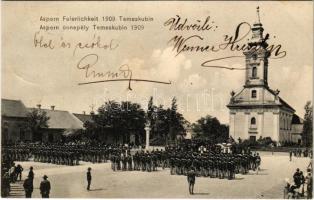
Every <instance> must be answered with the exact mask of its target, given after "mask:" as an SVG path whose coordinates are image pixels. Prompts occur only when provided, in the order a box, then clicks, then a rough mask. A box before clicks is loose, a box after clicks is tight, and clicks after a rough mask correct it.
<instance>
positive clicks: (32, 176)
mask: <svg viewBox="0 0 314 200" xmlns="http://www.w3.org/2000/svg"><path fill="white" fill-rule="evenodd" d="M28 178H29V179H31V180H32V181H33V179H34V172H33V167H32V166H31V167H30V168H29V172H28Z"/></svg>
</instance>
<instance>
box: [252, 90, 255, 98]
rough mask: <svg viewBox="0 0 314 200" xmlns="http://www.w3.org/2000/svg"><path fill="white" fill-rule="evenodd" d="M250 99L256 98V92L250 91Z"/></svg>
mask: <svg viewBox="0 0 314 200" xmlns="http://www.w3.org/2000/svg"><path fill="white" fill-rule="evenodd" d="M251 97H252V98H256V90H252V93H251Z"/></svg>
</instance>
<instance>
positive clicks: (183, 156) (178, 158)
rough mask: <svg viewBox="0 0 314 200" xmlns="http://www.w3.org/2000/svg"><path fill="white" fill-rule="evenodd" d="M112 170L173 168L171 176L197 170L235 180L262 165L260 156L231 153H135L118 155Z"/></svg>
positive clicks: (114, 158)
mask: <svg viewBox="0 0 314 200" xmlns="http://www.w3.org/2000/svg"><path fill="white" fill-rule="evenodd" d="M110 160H111V167H112V170H113V171H117V170H121V171H126V170H129V171H131V170H138V171H139V170H142V171H148V172H151V171H156V170H157V167H162V168H163V169H164V168H165V167H169V168H170V173H171V174H172V175H174V174H176V175H187V173H188V170H189V169H191V168H194V169H195V171H196V175H197V176H204V177H212V178H214V177H219V178H228V179H233V178H235V174H236V173H242V174H246V173H248V172H249V170H257V168H258V167H259V165H260V163H261V159H260V156H259V154H258V153H257V154H252V153H250V154H228V153H221V152H218V153H217V152H205V153H200V152H193V151H190V152H185V151H180V150H177V151H170V150H169V149H167V150H166V151H162V150H161V151H159V150H158V149H157V150H156V151H152V152H144V151H141V152H136V153H135V154H134V155H133V156H131V155H130V154H124V153H121V152H118V153H117V154H113V155H112V156H111V158H110Z"/></svg>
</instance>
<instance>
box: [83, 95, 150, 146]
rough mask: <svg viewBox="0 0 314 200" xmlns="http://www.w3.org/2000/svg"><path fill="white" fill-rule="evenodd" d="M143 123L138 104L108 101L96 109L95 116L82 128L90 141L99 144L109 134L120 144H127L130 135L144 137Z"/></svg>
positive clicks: (141, 111)
mask: <svg viewBox="0 0 314 200" xmlns="http://www.w3.org/2000/svg"><path fill="white" fill-rule="evenodd" d="M145 121H146V120H145V112H144V110H143V109H142V108H141V106H140V105H139V104H136V103H132V102H129V101H123V102H121V103H118V102H115V101H108V102H105V104H103V105H102V106H100V107H99V108H98V109H97V114H93V115H92V120H90V121H87V122H86V123H85V124H84V126H85V128H86V133H87V134H88V135H89V136H90V138H91V139H94V140H98V141H100V142H101V139H102V138H105V137H106V136H107V134H111V135H113V136H114V138H115V140H116V141H118V140H120V139H122V142H124V143H128V142H129V138H130V135H131V134H135V135H137V137H138V138H143V137H144V124H145Z"/></svg>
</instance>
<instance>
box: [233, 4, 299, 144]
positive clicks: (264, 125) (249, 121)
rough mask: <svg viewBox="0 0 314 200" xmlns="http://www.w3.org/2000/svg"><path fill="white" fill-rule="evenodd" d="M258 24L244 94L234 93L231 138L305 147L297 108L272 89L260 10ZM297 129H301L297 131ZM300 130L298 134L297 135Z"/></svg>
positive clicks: (246, 53) (247, 54) (248, 57)
mask: <svg viewBox="0 0 314 200" xmlns="http://www.w3.org/2000/svg"><path fill="white" fill-rule="evenodd" d="M257 18H258V20H257V22H255V23H254V24H253V27H252V28H251V31H252V37H251V39H250V40H249V42H248V45H249V47H251V48H249V50H247V51H244V52H243V54H244V56H245V63H246V65H245V66H246V67H245V70H244V72H245V80H244V86H243V88H242V90H241V91H240V92H238V93H234V92H231V98H230V102H229V104H228V105H227V107H228V108H229V111H230V113H229V136H231V137H233V138H234V139H235V140H238V139H239V138H241V139H242V140H243V139H250V140H253V141H256V140H257V139H259V138H260V137H262V138H265V137H270V138H271V139H272V140H273V141H276V142H280V143H283V142H295V143H299V144H300V143H301V133H302V128H301V129H300V128H299V126H300V123H298V124H294V123H295V122H300V121H302V120H301V119H300V118H299V117H298V116H297V115H296V114H295V110H294V109H293V107H291V106H290V105H289V104H288V103H287V102H285V101H284V100H283V99H282V98H280V96H279V90H272V89H271V88H270V87H269V86H268V58H269V57H270V52H269V50H267V46H268V44H267V42H266V39H265V38H267V37H268V36H267V37H264V36H263V31H264V28H263V25H262V24H261V22H260V17H259V8H257ZM297 126H298V127H297ZM296 127H297V129H296ZM295 130H297V131H295Z"/></svg>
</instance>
